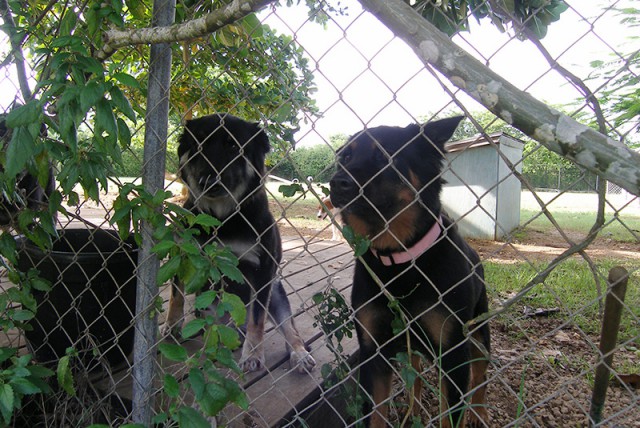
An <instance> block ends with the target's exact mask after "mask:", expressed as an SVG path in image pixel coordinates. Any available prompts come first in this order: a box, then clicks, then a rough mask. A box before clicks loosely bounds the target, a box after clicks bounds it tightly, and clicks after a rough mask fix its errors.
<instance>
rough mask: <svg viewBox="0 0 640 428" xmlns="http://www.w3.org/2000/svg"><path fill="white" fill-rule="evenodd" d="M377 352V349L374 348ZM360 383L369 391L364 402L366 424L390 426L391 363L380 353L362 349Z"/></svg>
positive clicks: (378, 426) (379, 426) (380, 426)
mask: <svg viewBox="0 0 640 428" xmlns="http://www.w3.org/2000/svg"><path fill="white" fill-rule="evenodd" d="M373 351H374V352H375V350H373ZM360 354H361V355H360V361H362V362H363V365H362V367H360V383H361V384H362V386H363V387H364V389H365V391H366V392H367V397H366V398H365V403H364V407H363V410H364V416H365V417H366V418H367V419H366V421H365V425H366V426H368V427H369V428H384V427H387V426H389V403H388V400H389V397H390V396H391V380H392V374H393V373H392V371H391V367H390V366H389V363H387V362H386V361H385V359H384V358H383V357H382V356H381V355H380V354H378V355H377V356H375V357H373V358H372V354H373V353H372V352H367V350H366V349H365V350H364V351H363V349H360Z"/></svg>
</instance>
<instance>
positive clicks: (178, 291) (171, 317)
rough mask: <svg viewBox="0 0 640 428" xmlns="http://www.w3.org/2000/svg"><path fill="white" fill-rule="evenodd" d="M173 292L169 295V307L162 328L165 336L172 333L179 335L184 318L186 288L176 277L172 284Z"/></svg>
mask: <svg viewBox="0 0 640 428" xmlns="http://www.w3.org/2000/svg"><path fill="white" fill-rule="evenodd" d="M170 290H171V294H170V295H169V307H168V309H167V318H166V320H165V323H164V326H162V329H161V330H160V332H161V334H162V335H163V336H169V335H171V334H173V335H177V334H178V333H179V332H180V329H181V327H182V322H183V320H184V288H183V287H182V285H181V284H180V283H179V282H178V281H177V280H176V279H174V281H173V283H172V284H171V289H170Z"/></svg>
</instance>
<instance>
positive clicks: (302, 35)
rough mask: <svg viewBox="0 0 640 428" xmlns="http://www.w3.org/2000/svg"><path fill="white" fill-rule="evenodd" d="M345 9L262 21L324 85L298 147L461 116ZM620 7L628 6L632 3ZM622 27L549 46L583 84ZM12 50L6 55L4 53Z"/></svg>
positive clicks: (516, 59) (521, 78) (518, 74)
mask: <svg viewBox="0 0 640 428" xmlns="http://www.w3.org/2000/svg"><path fill="white" fill-rule="evenodd" d="M303 3H304V2H303ZM342 3H343V4H348V10H347V15H346V16H332V19H331V21H330V22H329V23H327V25H326V26H325V28H323V26H321V25H319V24H316V23H312V22H308V21H307V8H306V7H305V6H304V5H298V6H293V7H284V6H283V7H279V8H277V9H276V11H275V12H274V11H272V9H271V8H267V9H266V10H265V11H263V12H261V13H260V14H259V16H260V17H261V19H263V22H265V23H266V24H268V25H270V26H271V27H273V28H275V29H277V30H278V31H279V32H281V33H286V34H291V35H292V36H294V37H295V40H296V41H297V42H298V43H299V44H300V45H301V46H302V48H303V49H304V50H305V53H306V55H307V56H308V57H309V58H310V59H311V62H310V63H311V67H312V68H313V70H314V75H315V81H316V84H317V87H318V91H317V93H316V94H315V98H316V100H317V105H318V107H319V109H320V111H321V112H322V116H321V117H320V118H308V119H309V120H308V122H307V123H306V124H304V126H303V128H302V129H301V131H300V132H298V133H297V134H296V139H297V140H298V144H303V145H308V144H316V143H319V142H323V141H328V140H329V137H330V136H332V135H336V134H347V135H350V134H353V133H355V132H358V131H359V130H361V129H362V128H363V127H364V126H376V125H382V124H385V125H406V124H408V123H410V122H415V121H417V120H419V119H420V118H422V117H426V116H427V115H430V114H432V113H437V112H439V111H440V110H442V109H444V110H454V111H460V110H459V108H458V107H457V106H455V105H454V104H452V103H451V98H450V97H449V96H448V95H447V94H446V93H445V91H444V90H443V89H442V87H441V83H439V82H438V81H437V80H436V79H435V78H434V77H433V75H432V74H431V73H430V72H428V71H427V70H426V69H425V67H424V66H423V64H422V63H421V62H420V61H419V60H418V58H417V57H416V55H415V54H414V53H413V51H412V50H411V49H410V48H409V47H408V46H407V45H406V44H405V43H404V42H402V41H401V40H399V39H397V38H395V37H394V35H393V33H392V32H391V31H389V30H388V29H387V28H386V27H385V26H384V25H383V24H381V23H380V22H379V21H378V20H377V19H376V18H375V17H374V16H372V15H371V14H369V13H367V12H364V11H363V10H362V8H361V7H360V5H359V3H358V2H357V1H355V0H352V1H349V2H342ZM605 3H606V4H611V3H613V2H611V1H607V2H602V1H594V0H589V1H584V0H574V1H569V4H570V5H572V6H573V7H574V8H576V9H577V10H578V11H579V12H580V13H581V14H582V15H583V16H584V17H586V18H588V21H589V22H593V18H594V17H596V16H598V14H600V13H601V10H602V7H603V6H602V4H605ZM616 3H617V4H618V5H620V6H623V5H628V4H631V3H633V2H632V0H624V1H619V2H616ZM618 21H619V18H618V17H616V16H614V14H613V13H608V14H606V16H605V17H604V18H602V19H600V20H598V21H596V23H595V25H594V28H593V31H591V25H590V24H589V22H585V21H584V20H583V19H582V18H581V17H580V16H579V15H578V14H577V13H576V12H574V11H573V10H572V9H571V8H570V9H569V10H567V11H566V12H564V13H563V14H562V15H561V18H560V20H559V21H558V22H556V23H553V24H552V25H551V26H550V27H549V33H548V35H547V36H546V38H545V39H543V43H544V44H545V46H546V47H547V49H548V50H549V51H550V52H551V53H552V54H553V55H554V57H558V56H559V61H560V63H561V64H562V65H563V66H564V67H566V68H568V69H570V70H571V71H572V72H574V73H575V74H576V75H578V76H579V77H582V78H584V77H586V76H587V75H588V73H589V71H590V68H589V63H590V61H592V60H594V59H606V58H607V55H608V54H609V52H611V47H609V46H607V43H608V44H609V45H610V46H612V47H619V46H621V45H622V43H624V41H625V36H629V35H631V31H632V29H630V28H626V27H624V26H621V25H619V23H618ZM470 24H471V26H472V28H471V32H470V33H463V34H462V35H459V36H455V37H454V41H455V42H456V43H457V44H458V45H460V46H462V47H463V48H464V49H465V50H466V51H467V52H469V53H470V54H472V55H474V56H476V57H477V58H479V59H481V60H482V61H483V62H485V63H487V64H488V65H489V66H490V67H491V69H492V70H493V71H495V72H497V73H498V74H500V75H502V76H503V77H505V78H507V79H508V80H509V81H511V83H513V84H514V85H516V86H517V87H519V88H520V89H523V90H526V91H529V92H530V93H531V94H532V95H534V96H535V97H537V98H538V99H540V100H542V101H545V102H548V103H551V104H568V103H571V102H572V101H573V100H575V99H576V98H577V97H579V93H578V92H577V91H576V90H575V89H573V88H572V87H571V86H570V85H568V84H567V83H566V82H565V81H564V80H563V79H561V78H559V76H558V74H557V73H555V72H553V71H551V72H550V71H549V65H548V64H547V62H546V61H545V60H544V59H543V58H542V56H541V55H540V53H539V52H538V51H537V50H536V49H535V47H533V46H532V45H531V44H530V43H528V42H521V41H518V40H515V39H512V38H511V35H509V34H502V33H500V32H499V31H498V30H496V29H495V27H494V26H492V25H491V24H490V23H489V22H488V21H484V22H483V23H482V24H481V25H477V24H476V22H475V20H473V19H471V20H470ZM7 47H8V46H5V48H7ZM5 48H2V49H0V51H3V53H4V50H5ZM627 50H629V49H627ZM3 56H4V55H3ZM0 72H1V73H8V74H5V75H0V83H1V84H2V90H0V106H1V107H6V106H7V105H8V104H9V103H10V102H11V100H12V99H13V94H15V92H16V89H15V88H11V87H9V86H8V85H10V83H9V81H10V80H15V79H13V76H12V74H11V70H8V69H7V68H3V69H2V70H0ZM445 81H446V79H445ZM448 86H449V87H451V85H448ZM459 99H460V100H461V101H462V102H463V103H464V105H465V107H466V108H467V109H468V110H470V111H472V112H473V111H481V110H483V108H482V107H481V106H480V105H479V104H477V103H476V102H475V101H473V100H471V98H469V97H467V96H466V95H464V94H461V95H460V96H459Z"/></svg>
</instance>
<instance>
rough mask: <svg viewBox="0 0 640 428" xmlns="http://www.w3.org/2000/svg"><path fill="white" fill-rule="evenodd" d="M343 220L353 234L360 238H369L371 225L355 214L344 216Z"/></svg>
mask: <svg viewBox="0 0 640 428" xmlns="http://www.w3.org/2000/svg"><path fill="white" fill-rule="evenodd" d="M342 216H343V219H344V222H345V223H346V224H348V225H349V226H351V228H352V229H353V232H354V233H355V234H356V235H360V236H366V237H368V236H369V233H370V232H369V225H368V224H367V222H366V221H364V220H362V219H361V218H360V217H358V216H355V215H353V214H343V215H342Z"/></svg>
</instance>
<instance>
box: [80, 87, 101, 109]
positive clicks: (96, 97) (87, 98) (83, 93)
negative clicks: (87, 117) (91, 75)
mask: <svg viewBox="0 0 640 428" xmlns="http://www.w3.org/2000/svg"><path fill="white" fill-rule="evenodd" d="M103 96H104V87H103V86H102V85H100V84H98V82H89V83H87V84H86V85H85V86H83V87H82V88H81V90H80V108H81V109H82V111H88V110H89V109H90V108H91V107H93V106H94V105H96V104H97V103H98V101H100V100H101V99H102V97H103Z"/></svg>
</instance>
